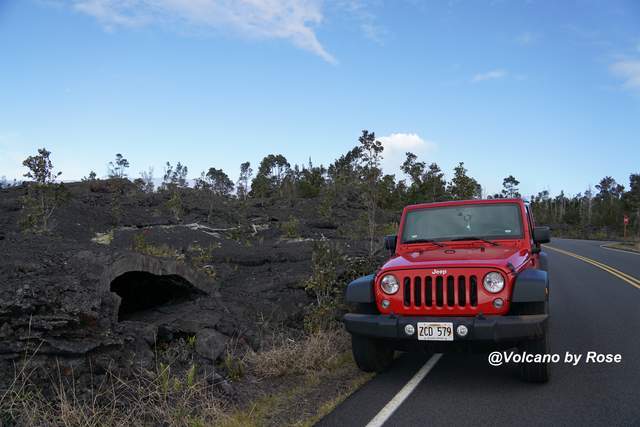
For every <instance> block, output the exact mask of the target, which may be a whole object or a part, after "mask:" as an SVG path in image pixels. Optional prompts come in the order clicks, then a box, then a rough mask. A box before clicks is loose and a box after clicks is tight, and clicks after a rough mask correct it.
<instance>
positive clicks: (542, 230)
mask: <svg viewBox="0 0 640 427" xmlns="http://www.w3.org/2000/svg"><path fill="white" fill-rule="evenodd" d="M533 241H534V242H535V243H536V244H538V245H539V244H541V243H549V242H550V241H551V231H550V230H549V227H535V228H534V229H533Z"/></svg>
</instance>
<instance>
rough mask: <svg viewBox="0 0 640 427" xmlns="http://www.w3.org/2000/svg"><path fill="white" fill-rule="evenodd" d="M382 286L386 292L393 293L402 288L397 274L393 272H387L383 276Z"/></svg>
mask: <svg viewBox="0 0 640 427" xmlns="http://www.w3.org/2000/svg"><path fill="white" fill-rule="evenodd" d="M380 287H381V288H382V290H383V291H384V293H385V294H389V295H393V294H395V293H396V292H398V289H400V284H399V283H398V279H396V276H394V275H393V274H387V275H385V276H384V277H383V278H382V280H380Z"/></svg>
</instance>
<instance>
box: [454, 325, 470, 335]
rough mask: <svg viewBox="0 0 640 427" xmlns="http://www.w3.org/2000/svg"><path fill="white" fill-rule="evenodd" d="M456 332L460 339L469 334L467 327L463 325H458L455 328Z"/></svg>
mask: <svg viewBox="0 0 640 427" xmlns="http://www.w3.org/2000/svg"><path fill="white" fill-rule="evenodd" d="M456 332H457V333H458V335H460V336H461V337H466V336H467V334H468V333H469V329H467V327H466V326H464V325H458V327H457V328H456Z"/></svg>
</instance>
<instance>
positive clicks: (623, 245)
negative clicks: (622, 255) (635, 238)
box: [604, 242, 640, 253]
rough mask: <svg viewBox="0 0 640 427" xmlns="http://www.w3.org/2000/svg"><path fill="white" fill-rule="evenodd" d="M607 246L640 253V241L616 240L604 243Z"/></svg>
mask: <svg viewBox="0 0 640 427" xmlns="http://www.w3.org/2000/svg"><path fill="white" fill-rule="evenodd" d="M604 246H605V247H606V248H612V249H620V250H622V251H629V252H637V253H640V242H615V243H608V244H606V245H604Z"/></svg>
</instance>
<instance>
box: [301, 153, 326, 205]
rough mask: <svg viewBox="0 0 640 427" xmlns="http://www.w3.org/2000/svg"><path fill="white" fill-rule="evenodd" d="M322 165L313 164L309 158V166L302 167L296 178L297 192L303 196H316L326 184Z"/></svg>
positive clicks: (324, 170)
mask: <svg viewBox="0 0 640 427" xmlns="http://www.w3.org/2000/svg"><path fill="white" fill-rule="evenodd" d="M326 173H327V170H326V169H325V168H324V166H322V165H320V166H313V163H312V162H311V159H309V166H308V167H303V168H302V172H300V174H299V176H298V180H297V186H298V189H297V193H298V194H299V195H300V196H301V197H304V198H312V197H317V196H318V195H319V194H320V192H321V191H322V189H323V188H324V186H325V184H326V180H325V174H326Z"/></svg>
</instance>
